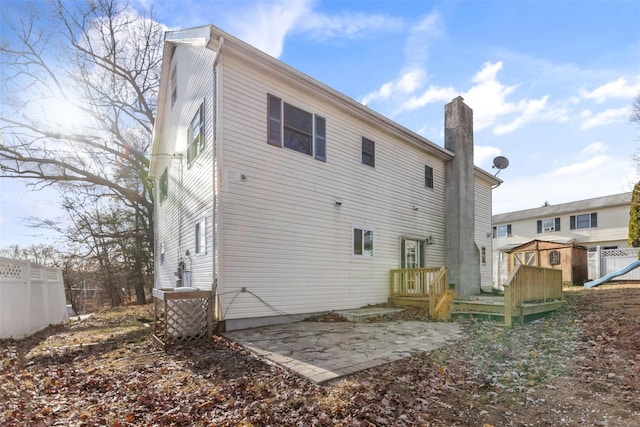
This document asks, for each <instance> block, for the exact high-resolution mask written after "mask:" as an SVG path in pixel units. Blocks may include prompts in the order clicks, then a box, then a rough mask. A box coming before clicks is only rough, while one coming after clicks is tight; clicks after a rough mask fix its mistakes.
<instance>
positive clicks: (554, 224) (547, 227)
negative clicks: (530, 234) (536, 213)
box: [536, 218, 560, 234]
mask: <svg viewBox="0 0 640 427" xmlns="http://www.w3.org/2000/svg"><path fill="white" fill-rule="evenodd" d="M536 229H537V232H538V234H540V233H551V232H555V231H560V218H547V219H539V220H538V221H537V223H536Z"/></svg>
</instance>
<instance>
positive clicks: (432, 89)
mask: <svg viewBox="0 0 640 427" xmlns="http://www.w3.org/2000/svg"><path fill="white" fill-rule="evenodd" d="M458 95H459V92H457V91H456V90H455V89H454V88H452V87H437V86H429V88H428V89H427V90H426V91H424V92H423V93H422V95H420V96H412V97H411V98H409V99H407V100H406V101H405V102H404V103H403V104H402V109H403V110H415V109H417V108H420V107H424V106H425V105H427V104H432V103H434V102H443V101H446V102H449V101H451V99H453V98H455V97H456V96H458Z"/></svg>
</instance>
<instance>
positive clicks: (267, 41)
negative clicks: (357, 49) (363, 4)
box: [227, 0, 404, 58]
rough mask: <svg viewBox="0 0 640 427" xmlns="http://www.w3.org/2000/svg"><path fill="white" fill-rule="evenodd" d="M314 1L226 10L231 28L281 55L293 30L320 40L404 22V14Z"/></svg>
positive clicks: (260, 3) (387, 28) (357, 35)
mask: <svg viewBox="0 0 640 427" xmlns="http://www.w3.org/2000/svg"><path fill="white" fill-rule="evenodd" d="M313 3H314V2H313V1H312V0H273V1H268V2H264V1H252V2H248V3H244V2H243V3H242V7H238V8H234V9H233V12H228V13H227V19H228V20H229V26H230V31H231V32H232V33H233V34H236V35H237V36H238V37H239V38H241V39H242V40H244V41H246V42H247V43H249V44H251V45H253V46H255V47H257V48H258V49H260V50H262V51H264V52H266V53H268V54H270V55H272V56H274V57H276V58H278V57H280V55H281V54H282V50H283V47H284V40H285V38H286V37H287V36H288V35H291V34H306V35H308V36H310V37H311V38H313V39H315V40H320V41H323V40H327V39H330V38H341V37H342V38H350V39H354V38H363V37H366V36H367V35H368V34H370V33H378V32H380V31H385V32H392V31H397V30H399V29H400V28H402V27H403V26H404V21H403V20H402V19H401V18H395V17H391V16H388V15H384V14H365V13H343V14H338V15H327V14H324V13H319V12H316V11H314V10H313ZM274 23H277V24H276V25H274Z"/></svg>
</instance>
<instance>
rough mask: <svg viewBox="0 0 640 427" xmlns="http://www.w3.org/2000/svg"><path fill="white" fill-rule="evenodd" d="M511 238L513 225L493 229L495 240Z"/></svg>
mask: <svg viewBox="0 0 640 427" xmlns="http://www.w3.org/2000/svg"><path fill="white" fill-rule="evenodd" d="M497 237H511V224H504V225H498V226H495V227H493V238H494V239H495V238H497Z"/></svg>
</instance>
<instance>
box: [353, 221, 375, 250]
mask: <svg viewBox="0 0 640 427" xmlns="http://www.w3.org/2000/svg"><path fill="white" fill-rule="evenodd" d="M353 255H357V256H364V257H373V229H371V228H358V227H353Z"/></svg>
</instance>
